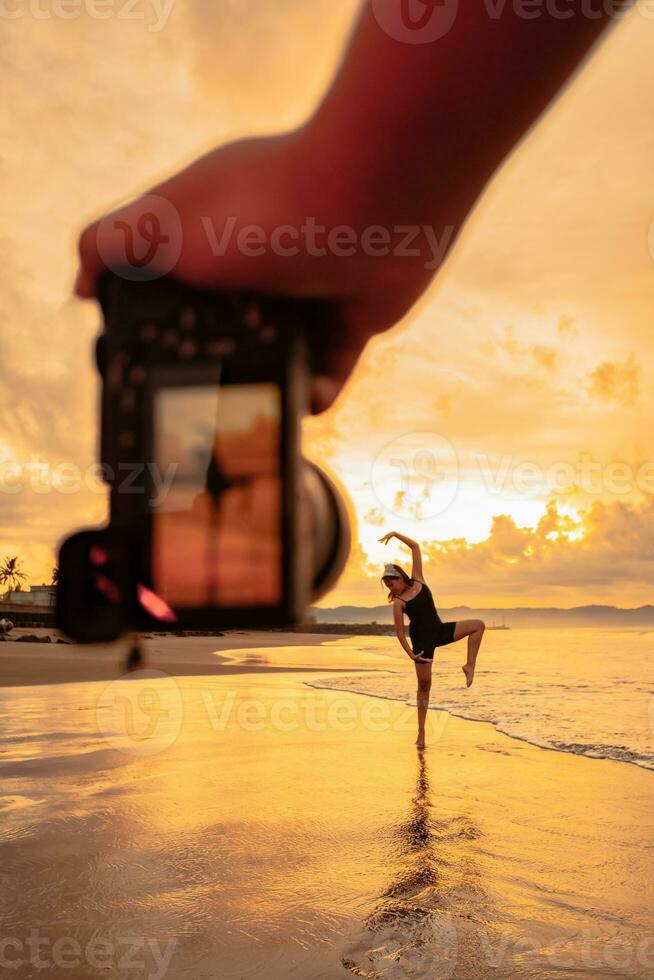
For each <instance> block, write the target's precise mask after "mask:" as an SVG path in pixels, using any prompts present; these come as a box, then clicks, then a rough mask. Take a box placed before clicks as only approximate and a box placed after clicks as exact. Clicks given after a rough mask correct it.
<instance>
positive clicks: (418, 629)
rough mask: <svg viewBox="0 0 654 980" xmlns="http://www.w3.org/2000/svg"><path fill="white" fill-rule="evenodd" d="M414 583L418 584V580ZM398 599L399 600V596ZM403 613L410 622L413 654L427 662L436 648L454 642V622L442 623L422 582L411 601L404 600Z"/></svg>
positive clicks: (426, 587) (427, 587)
mask: <svg viewBox="0 0 654 980" xmlns="http://www.w3.org/2000/svg"><path fill="white" fill-rule="evenodd" d="M414 581H416V582H420V579H415V580H414ZM398 598H401V596H399V597H398ZM402 602H403V603H404V612H405V613H406V614H407V616H408V617H409V619H410V621H411V625H410V626H409V638H410V640H411V648H412V650H413V652H414V653H415V654H418V653H421V654H422V656H424V657H427V658H428V659H429V660H433V658H434V650H435V649H436V647H444V646H446V645H447V644H448V643H453V642H454V630H455V628H456V621H452V622H446V623H444V622H443V620H442V619H441V617H440V616H439V615H438V612H437V610H436V606H435V605H434V599H433V596H432V594H431V590H430V588H429V586H428V585H427V583H426V582H422V584H421V588H420V592H418V594H417V595H415V596H414V597H413V599H409V600H405V599H402Z"/></svg>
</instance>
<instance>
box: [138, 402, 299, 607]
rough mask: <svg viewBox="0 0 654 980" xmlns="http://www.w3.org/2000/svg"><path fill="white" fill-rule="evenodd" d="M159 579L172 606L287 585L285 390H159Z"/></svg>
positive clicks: (264, 597)
mask: <svg viewBox="0 0 654 980" xmlns="http://www.w3.org/2000/svg"><path fill="white" fill-rule="evenodd" d="M153 408H154V416H153V419H154V433H153V437H154V441H153V445H154V467H155V474H156V482H157V485H156V486H155V487H154V489H153V493H152V499H151V505H150V506H151V513H152V565H151V567H152V580H153V586H154V588H155V590H156V592H157V594H158V595H159V596H160V597H161V598H163V599H165V600H166V602H168V603H169V604H170V605H171V606H172V607H175V606H177V607H180V608H181V607H186V608H199V607H203V606H224V607H230V606H250V605H274V604H276V603H278V602H279V601H280V598H281V591H282V541H281V526H282V474H281V473H280V439H281V411H282V408H281V395H280V391H279V388H278V387H277V386H276V385H274V384H270V383H248V384H234V385H222V386H220V385H219V386H206V387H205V386H196V385H192V386H181V387H172V386H171V387H161V388H157V389H156V390H155V392H154V405H153Z"/></svg>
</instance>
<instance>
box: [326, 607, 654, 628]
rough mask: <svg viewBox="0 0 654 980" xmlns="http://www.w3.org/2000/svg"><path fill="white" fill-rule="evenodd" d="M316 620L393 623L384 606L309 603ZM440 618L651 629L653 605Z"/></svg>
mask: <svg viewBox="0 0 654 980" xmlns="http://www.w3.org/2000/svg"><path fill="white" fill-rule="evenodd" d="M308 615H309V616H314V617H315V619H316V622H318V623H372V622H377V623H381V624H383V623H388V625H389V627H391V628H392V626H393V614H392V612H391V607H390V606H388V605H383V606H336V607H334V608H332V609H318V608H316V607H315V606H312V607H311V609H310V610H309V613H308ZM438 615H439V616H440V617H441V619H442V620H452V619H454V620H456V619H483V620H484V622H485V623H486V625H487V626H501V625H502V623H505V624H506V625H507V626H509V627H514V628H517V627H523V628H524V627H533V628H538V629H543V628H546V627H548V626H551V627H559V628H560V627H563V626H604V627H614V628H617V627H622V628H623V629H654V606H653V605H648V606H639V607H638V608H636V609H621V608H619V607H618V606H574V607H573V608H572V609H557V608H555V607H552V608H546V609H534V608H533V607H530V606H517V607H515V608H512V609H484V608H481V607H480V608H476V607H474V606H453V607H451V608H449V609H447V608H445V607H444V606H439V607H438Z"/></svg>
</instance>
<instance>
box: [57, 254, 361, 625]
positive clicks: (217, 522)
mask: <svg viewBox="0 0 654 980" xmlns="http://www.w3.org/2000/svg"><path fill="white" fill-rule="evenodd" d="M98 299H99V302H100V306H101V309H102V314H103V320H104V323H103V331H102V333H101V334H100V336H99V337H98V338H97V342H96V363H97V367H98V370H99V372H100V376H101V410H100V416H101V424H100V447H99V463H100V467H101V473H102V479H103V481H104V482H105V483H106V484H107V486H108V493H109V500H108V503H109V520H108V523H107V524H106V526H103V527H96V528H88V529H80V530H78V531H77V532H76V533H74V534H72V535H71V536H69V537H67V538H66V539H65V540H63V542H62V543H61V545H60V547H59V552H58V564H59V581H58V588H57V601H56V612H55V615H56V621H57V626H58V628H59V629H60V630H61V631H62V632H63V633H65V634H66V635H67V636H69V637H71V638H72V639H73V640H75V641H76V642H78V643H98V642H109V641H112V640H115V639H117V638H118V637H119V636H120V635H121V634H123V633H125V632H127V631H133V630H146V631H147V630H183V629H189V628H190V629H201V630H214V629H215V630H220V629H223V628H235V627H246V628H247V627H249V626H256V627H257V628H266V627H284V626H292V625H296V624H297V623H299V622H301V621H302V620H303V618H304V617H305V615H306V610H307V608H308V606H309V604H310V603H312V602H315V601H316V600H317V599H318V598H320V596H321V595H324V594H325V593H326V592H327V591H328V590H329V589H330V588H332V587H333V585H334V584H335V582H336V581H337V579H338V577H339V576H340V574H341V572H342V570H343V568H344V566H345V562H346V560H347V557H348V554H349V550H350V523H349V514H348V510H349V505H348V503H347V497H346V495H345V493H344V492H343V490H342V488H341V487H340V486H339V485H338V481H337V480H336V478H335V477H334V476H333V475H332V474H328V473H327V472H326V471H325V470H324V469H323V468H322V467H319V466H318V465H316V464H315V463H313V462H311V461H309V460H307V459H304V458H303V456H302V453H301V428H300V423H301V419H302V416H303V415H304V414H306V413H307V412H308V411H309V391H310V378H311V374H312V373H313V372H316V371H318V370H320V359H321V357H322V356H323V354H324V350H325V345H326V344H328V343H329V336H330V331H331V330H332V329H333V328H334V325H335V322H336V321H335V319H334V317H335V313H334V309H333V307H332V305H331V304H330V303H329V302H326V301H322V300H314V299H294V298H286V297H280V296H273V295H260V294H257V293H254V292H252V291H248V292H240V291H239V292H235V291H219V290H212V289H206V288H196V287H192V286H189V285H186V284H184V283H182V282H180V281H178V280H176V279H174V278H173V277H171V276H164V277H161V278H158V279H148V278H142V279H139V278H137V277H136V275H135V269H134V268H132V267H130V268H129V269H125V270H120V269H117V270H114V271H112V272H107V273H105V275H104V277H103V279H102V281H101V282H100V286H99V293H98Z"/></svg>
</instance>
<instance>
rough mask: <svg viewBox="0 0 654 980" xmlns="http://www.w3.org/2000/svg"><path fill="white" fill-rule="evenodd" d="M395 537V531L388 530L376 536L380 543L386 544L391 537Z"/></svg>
mask: <svg viewBox="0 0 654 980" xmlns="http://www.w3.org/2000/svg"><path fill="white" fill-rule="evenodd" d="M394 537H397V535H396V534H395V531H389V532H388V534H384V535H383V536H382V537H381V538H378V540H379V541H381V543H382V544H388V542H389V541H390V539H391V538H394Z"/></svg>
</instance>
